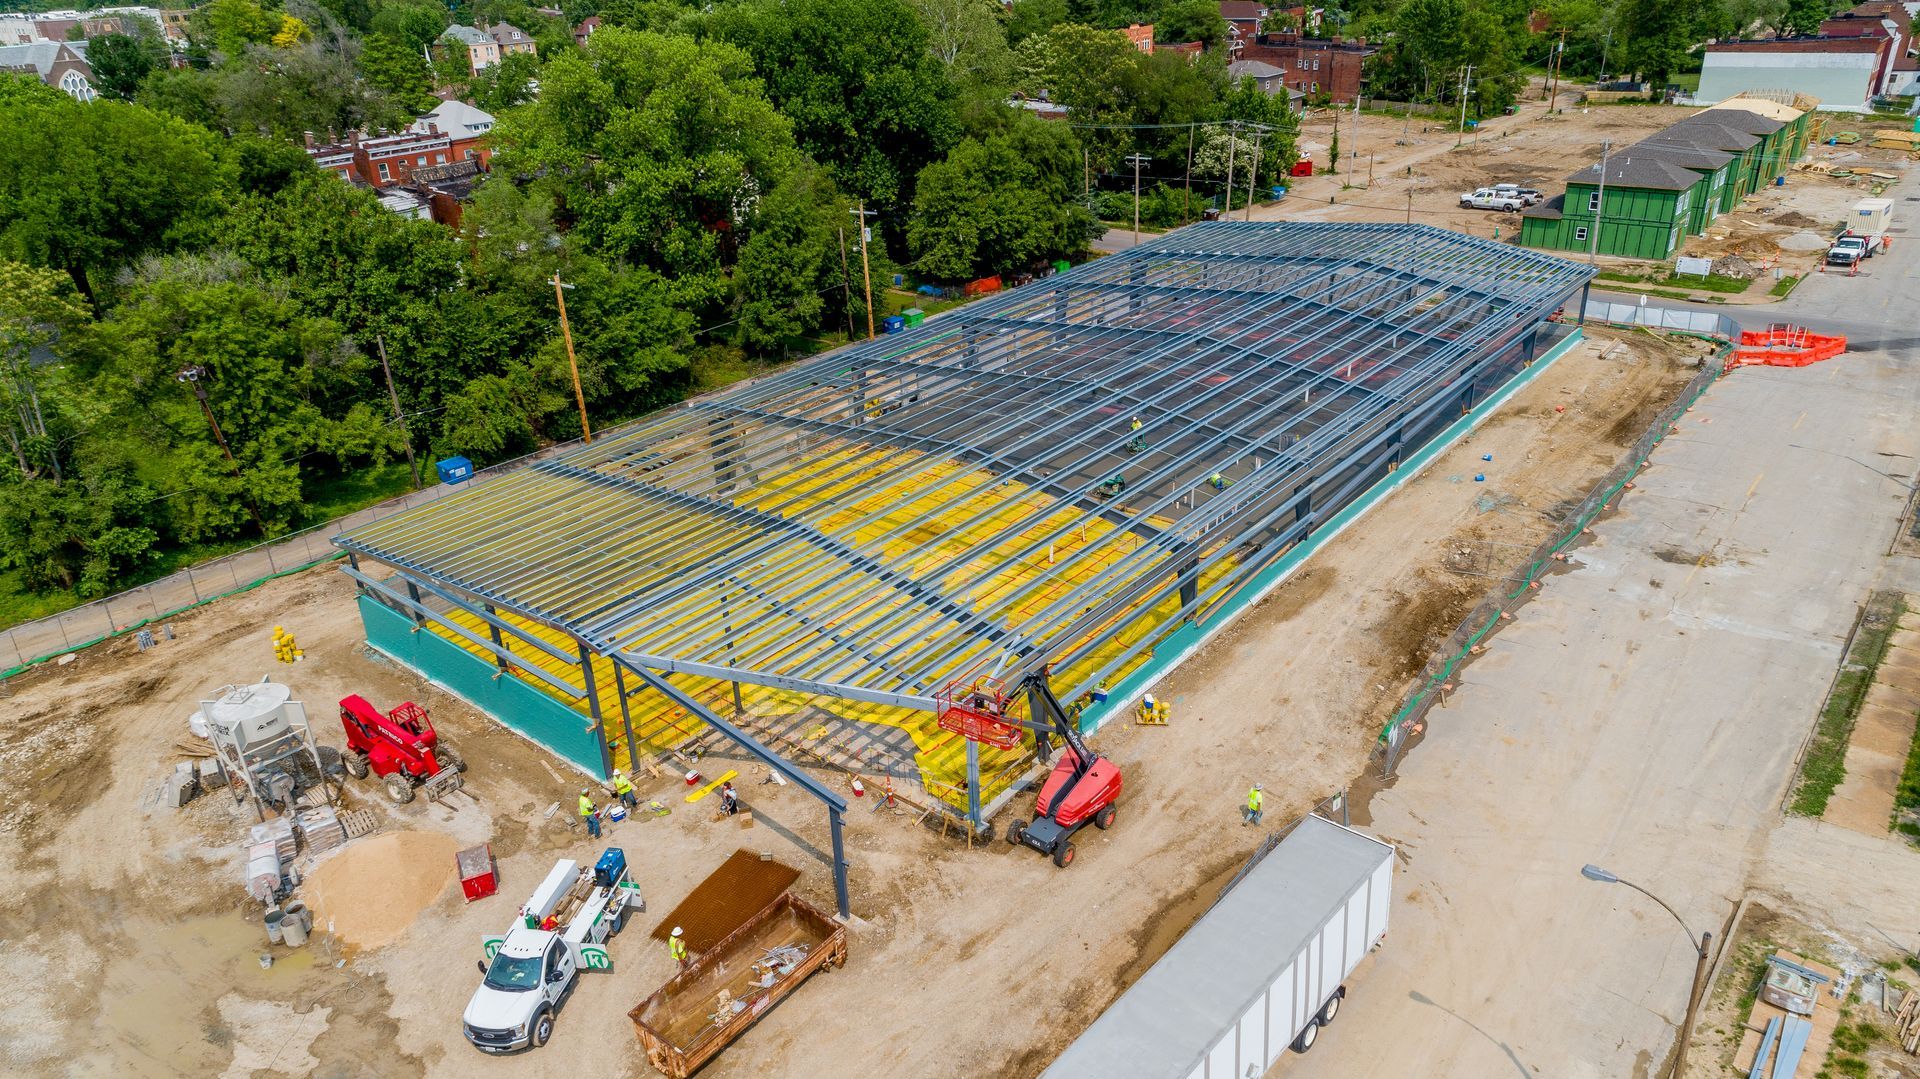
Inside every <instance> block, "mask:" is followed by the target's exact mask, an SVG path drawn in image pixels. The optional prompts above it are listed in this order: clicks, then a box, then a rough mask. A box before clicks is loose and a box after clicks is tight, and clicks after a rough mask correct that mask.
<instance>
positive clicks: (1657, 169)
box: [1567, 149, 1700, 191]
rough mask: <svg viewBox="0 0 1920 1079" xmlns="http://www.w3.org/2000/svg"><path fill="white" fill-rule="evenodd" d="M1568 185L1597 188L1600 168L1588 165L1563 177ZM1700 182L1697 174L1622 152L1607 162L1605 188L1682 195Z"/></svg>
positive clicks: (1642, 155) (1652, 158) (1649, 157)
mask: <svg viewBox="0 0 1920 1079" xmlns="http://www.w3.org/2000/svg"><path fill="white" fill-rule="evenodd" d="M1567 182H1568V183H1570V184H1597V183H1599V182H1600V166H1599V165H1598V164H1594V165H1588V166H1587V167H1586V168H1584V169H1581V170H1580V171H1579V172H1576V173H1574V174H1573V175H1571V176H1569V177H1567ZM1699 182H1700V174H1699V173H1697V172H1694V171H1692V170H1690V169H1684V168H1681V167H1680V166H1679V165H1675V164H1671V163H1669V162H1667V161H1664V160H1661V159H1660V158H1659V157H1657V156H1654V155H1651V154H1635V153H1634V152H1633V150H1632V149H1626V150H1622V151H1621V152H1619V153H1617V154H1614V155H1613V156H1612V157H1610V158H1608V159H1607V186H1608V187H1640V188H1648V189H1651V190H1654V191H1686V190H1688V189H1689V188H1691V187H1692V186H1693V185H1694V184H1697V183H1699Z"/></svg>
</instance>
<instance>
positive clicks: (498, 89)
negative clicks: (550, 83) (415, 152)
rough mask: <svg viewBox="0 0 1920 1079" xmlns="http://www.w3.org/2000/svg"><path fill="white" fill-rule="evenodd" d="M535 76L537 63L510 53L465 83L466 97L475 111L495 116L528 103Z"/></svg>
mask: <svg viewBox="0 0 1920 1079" xmlns="http://www.w3.org/2000/svg"><path fill="white" fill-rule="evenodd" d="M539 76H540V61H539V60H537V59H535V58H534V57H532V56H529V55H527V54H526V53H523V52H520V53H514V54H513V55H512V56H509V57H506V58H505V59H503V60H501V61H500V62H499V63H497V64H494V65H493V66H492V67H489V68H487V69H486V70H484V71H482V72H480V73H479V74H478V75H475V76H474V77H473V78H472V79H470V80H468V82H467V95H468V97H469V98H470V99H472V101H473V103H474V105H475V106H476V107H478V108H481V109H485V110H486V111H488V112H491V113H494V114H496V115H498V114H499V113H502V112H505V111H506V110H508V109H510V108H513V107H514V106H515V105H523V104H525V103H527V102H529V101H532V100H533V97H534V84H535V80H537V79H538V78H539ZM429 107H431V106H429Z"/></svg>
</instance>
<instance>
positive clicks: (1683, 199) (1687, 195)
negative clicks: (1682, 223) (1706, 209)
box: [1673, 191, 1693, 217]
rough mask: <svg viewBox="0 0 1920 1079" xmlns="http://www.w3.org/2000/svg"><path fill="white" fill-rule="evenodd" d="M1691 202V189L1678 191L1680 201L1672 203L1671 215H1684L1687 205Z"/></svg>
mask: <svg viewBox="0 0 1920 1079" xmlns="http://www.w3.org/2000/svg"><path fill="white" fill-rule="evenodd" d="M1692 203H1693V192H1691V191H1682V192H1680V201H1679V202H1677V203H1674V206H1673V216H1675V217H1680V216H1682V215H1684V214H1685V213H1686V212H1687V207H1688V206H1689V205H1691V204H1692Z"/></svg>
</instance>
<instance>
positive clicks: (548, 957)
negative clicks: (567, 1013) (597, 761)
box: [460, 847, 647, 1053]
mask: <svg viewBox="0 0 1920 1079" xmlns="http://www.w3.org/2000/svg"><path fill="white" fill-rule="evenodd" d="M646 909H647V904H646V900H644V899H642V898H641V896H640V886H639V885H637V884H635V883H634V882H633V879H632V877H630V876H628V874H627V856H626V853H625V852H624V851H622V850H621V849H620V848H619V847H608V848H607V849H606V851H605V852H604V853H602V854H601V855H600V860H599V861H598V862H597V863H595V864H594V865H593V866H592V867H581V866H580V865H579V863H577V862H575V861H573V860H572V859H570V858H563V859H561V860H560V861H559V862H557V863H555V864H554V867H553V871H552V872H550V873H548V874H547V879H546V880H544V881H542V882H540V887H538V888H536V889H534V892H533V897H532V898H531V899H528V900H527V902H526V905H525V906H523V907H521V908H520V912H519V913H518V914H517V915H515V918H514V924H513V927H512V928H510V929H508V930H507V931H506V933H504V934H503V935H501V936H497V937H487V938H486V939H485V940H484V941H483V942H482V947H483V948H484V950H485V952H486V961H485V963H483V964H482V965H483V966H484V967H485V969H486V977H485V979H484V980H482V981H481V983H480V988H478V989H476V990H474V991H473V999H471V1000H469V1001H467V1010H466V1012H465V1013H464V1014H462V1015H461V1017H460V1022H461V1027H462V1029H463V1030H464V1031H465V1032H466V1035H467V1040H468V1041H469V1042H472V1043H473V1045H474V1046H475V1047H476V1048H478V1049H482V1050H485V1051H486V1052H489V1053H510V1052H513V1051H515V1050H518V1049H526V1048H538V1047H540V1046H542V1045H545V1044H547V1038H548V1037H549V1036H551V1035H552V1034H553V1017H554V1015H555V1014H556V1013H557V1012H559V1010H560V1006H561V1004H562V1003H564V1002H565V1000H566V998H567V995H568V994H569V993H570V992H572V991H573V985H574V982H575V980H576V979H577V978H578V977H579V974H580V972H581V971H582V970H611V969H612V968H613V959H612V957H611V956H609V955H608V954H607V949H606V947H605V945H606V942H607V938H608V937H611V936H612V935H613V934H615V933H618V932H619V931H620V929H621V927H622V926H624V925H626V921H627V917H628V916H629V915H630V914H632V913H633V912H634V911H635V910H642V911H644V910H646Z"/></svg>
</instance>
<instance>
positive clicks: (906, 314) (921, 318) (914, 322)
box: [900, 307, 927, 326]
mask: <svg viewBox="0 0 1920 1079" xmlns="http://www.w3.org/2000/svg"><path fill="white" fill-rule="evenodd" d="M900 317H901V318H903V319H906V320H907V325H909V326H918V325H920V324H921V323H922V322H925V321H927V313H926V312H925V311H922V310H920V309H919V308H918V307H909V308H907V309H906V310H905V311H902V312H900Z"/></svg>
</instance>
